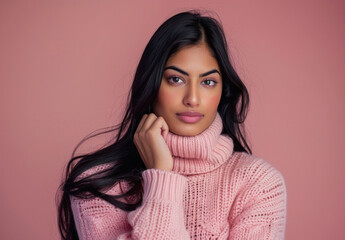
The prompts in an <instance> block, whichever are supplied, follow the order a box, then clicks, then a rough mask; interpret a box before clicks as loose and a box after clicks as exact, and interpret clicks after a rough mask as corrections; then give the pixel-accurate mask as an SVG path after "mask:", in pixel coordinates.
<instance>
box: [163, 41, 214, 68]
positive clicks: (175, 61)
mask: <svg viewBox="0 0 345 240" xmlns="http://www.w3.org/2000/svg"><path fill="white" fill-rule="evenodd" d="M171 65H175V66H177V67H181V68H183V69H185V70H190V71H198V70H200V71H205V69H206V70H209V69H211V68H212V69H218V70H219V66H218V62H217V59H216V58H215V57H214V56H213V54H212V51H211V50H210V48H209V47H208V45H207V44H198V45H191V46H184V47H182V48H181V49H180V50H179V51H177V52H176V53H174V54H172V55H171V56H170V57H169V59H168V61H167V62H166V67H167V66H171Z"/></svg>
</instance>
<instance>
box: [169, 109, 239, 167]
mask: <svg viewBox="0 0 345 240" xmlns="http://www.w3.org/2000/svg"><path fill="white" fill-rule="evenodd" d="M222 130H223V122H222V119H221V117H220V115H219V113H217V114H216V117H215V119H214V120H213V122H212V124H211V125H210V126H209V127H208V128H207V129H206V130H204V131H203V132H202V133H200V134H198V135H196V136H180V135H176V134H174V133H172V132H169V133H168V135H167V137H166V138H165V141H166V143H167V145H168V147H169V149H170V152H171V154H172V156H173V160H174V167H173V172H177V173H180V174H198V173H204V172H209V171H212V170H213V169H215V168H218V167H219V166H220V165H222V164H223V163H225V162H226V160H228V159H229V157H230V156H231V154H232V152H233V141H232V139H231V138H230V137H229V136H227V135H221V132H222Z"/></svg>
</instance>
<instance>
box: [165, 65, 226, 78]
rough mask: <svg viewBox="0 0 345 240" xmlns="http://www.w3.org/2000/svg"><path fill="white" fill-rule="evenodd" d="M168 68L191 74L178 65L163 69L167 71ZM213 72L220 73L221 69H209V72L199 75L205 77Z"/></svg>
mask: <svg viewBox="0 0 345 240" xmlns="http://www.w3.org/2000/svg"><path fill="white" fill-rule="evenodd" d="M167 69H173V70H175V71H178V72H180V73H182V74H184V75H187V76H189V74H188V73H187V72H185V71H183V70H182V69H180V68H178V67H176V66H169V67H166V68H164V69H163V71H165V70H167ZM211 73H218V74H219V75H220V73H219V71H218V70H217V69H213V70H210V71H208V72H205V73H202V74H200V75H199V77H205V76H207V75H210V74H211Z"/></svg>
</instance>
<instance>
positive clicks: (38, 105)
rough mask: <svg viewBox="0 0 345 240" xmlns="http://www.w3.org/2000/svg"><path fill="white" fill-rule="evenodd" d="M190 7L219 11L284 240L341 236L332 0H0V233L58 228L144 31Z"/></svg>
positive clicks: (339, 78) (337, 23) (49, 235)
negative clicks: (59, 201)
mask: <svg viewBox="0 0 345 240" xmlns="http://www.w3.org/2000/svg"><path fill="white" fill-rule="evenodd" d="M144 2H145V3H144ZM249 2H250V3H249ZM190 8H199V9H210V10H213V11H216V12H217V13H218V15H219V17H220V18H221V20H222V23H223V25H224V29H225V32H226V34H227V37H228V42H229V44H230V48H231V55H232V57H233V59H234V61H235V67H236V69H237V70H238V72H239V74H240V76H241V77H242V78H243V81H244V82H245V84H247V86H248V89H249V92H250V96H251V106H250V111H249V115H248V121H247V130H248V137H249V142H250V145H251V146H252V149H253V153H254V154H255V155H258V156H261V157H262V158H264V159H265V160H266V161H268V162H270V163H271V164H272V165H274V166H275V167H276V168H278V169H279V170H280V171H281V172H282V173H283V175H284V177H285V180H286V184H287V191H288V216H287V233H286V239H313V240H317V239H345V231H344V226H343V225H344V215H345V207H344V202H345V187H344V183H345V181H344V180H345V177H344V176H345V174H344V170H345V161H344V160H345V159H344V155H343V154H342V150H343V149H344V147H345V146H344V135H345V131H344V130H345V128H344V123H345V114H344V113H345V107H344V104H345V101H344V100H345V99H344V91H345V81H344V77H345V68H344V66H345V65H344V62H345V47H344V46H345V45H344V43H345V27H344V25H345V21H344V20H345V19H344V18H345V17H344V16H345V15H344V10H345V4H344V1H341V0H339V1H335V0H331V1H315V0H310V1H307V0H302V1H301V0H298V1H297V0H294V1H274V0H262V1H235V0H233V1H215V0H213V1H210V0H209V1H182V0H180V1H153V0H146V1H136V2H135V4H134V3H133V1H120V0H119V1H91V0H89V1H76V0H75V1H66V0H59V1H21V2H19V1H1V2H0V42H1V44H0V53H1V54H0V79H1V80H0V84H1V85H0V106H1V118H0V121H1V122H0V123H1V124H0V127H1V129H0V130H1V140H0V141H1V144H0V150H1V168H0V169H1V170H0V189H1V193H0V194H1V195H0V199H1V202H0V213H1V214H0V228H1V229H0V239H59V237H58V230H57V223H56V206H55V193H56V190H57V187H58V185H59V183H60V180H61V178H62V172H63V170H64V167H65V166H66V163H67V162H68V160H69V158H70V156H71V153H72V150H73V149H74V147H75V146H76V144H77V143H78V142H79V141H80V140H81V139H82V138H83V137H84V136H86V135H87V134H88V133H90V132H91V131H93V130H96V129H99V128H102V127H106V126H111V125H113V124H115V123H117V122H118V120H119V119H120V118H119V117H120V116H121V115H122V110H123V105H124V104H125V101H126V97H127V92H128V90H129V86H130V84H131V81H132V78H133V75H134V71H135V68H136V65H137V63H138V61H139V58H140V55H141V53H142V51H143V50H144V47H145V45H146V44H147V42H148V40H149V38H150V37H151V35H152V34H153V32H154V31H155V30H156V28H157V27H158V26H159V25H160V24H161V23H162V22H163V21H164V20H165V19H167V18H168V17H170V16H172V15H173V14H175V13H177V12H179V11H182V10H189V9H190ZM109 137H111V136H107V137H102V138H98V139H97V140H96V141H90V142H89V143H87V144H86V145H85V146H84V147H83V148H82V149H84V150H85V151H88V150H91V149H92V148H93V147H96V146H98V145H99V144H101V143H102V141H104V140H105V139H108V138H109Z"/></svg>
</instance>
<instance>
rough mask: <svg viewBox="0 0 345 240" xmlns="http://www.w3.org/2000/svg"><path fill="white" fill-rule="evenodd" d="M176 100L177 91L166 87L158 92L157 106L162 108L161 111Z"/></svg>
mask: <svg viewBox="0 0 345 240" xmlns="http://www.w3.org/2000/svg"><path fill="white" fill-rule="evenodd" d="M175 102H176V92H173V91H169V90H166V89H160V90H159V92H158V96H157V100H156V107H157V108H160V111H164V109H165V108H168V107H171V106H173V105H174V104H175Z"/></svg>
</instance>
